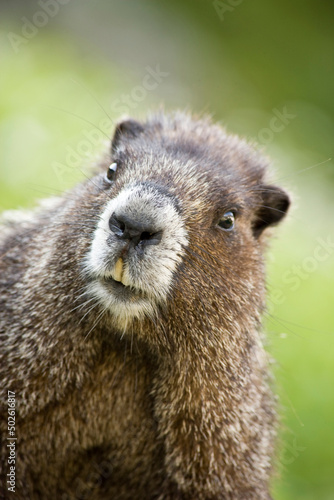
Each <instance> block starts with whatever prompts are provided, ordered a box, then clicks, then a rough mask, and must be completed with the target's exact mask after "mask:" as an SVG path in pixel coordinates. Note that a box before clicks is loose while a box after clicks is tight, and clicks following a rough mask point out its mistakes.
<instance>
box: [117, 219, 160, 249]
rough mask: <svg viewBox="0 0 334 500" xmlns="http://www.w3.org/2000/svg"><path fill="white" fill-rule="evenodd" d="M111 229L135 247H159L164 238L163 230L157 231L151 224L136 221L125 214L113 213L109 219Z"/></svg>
mask: <svg viewBox="0 0 334 500" xmlns="http://www.w3.org/2000/svg"><path fill="white" fill-rule="evenodd" d="M109 228H110V230H111V231H112V232H113V233H114V234H115V235H116V236H117V237H118V238H120V239H122V240H128V241H129V242H131V243H132V244H133V246H135V247H136V246H137V245H139V244H141V245H142V246H146V245H158V244H159V243H160V241H161V238H162V230H161V231H157V230H156V228H154V227H153V226H152V224H150V223H149V222H147V221H145V220H139V219H138V220H135V219H133V218H131V217H128V216H126V215H124V214H118V215H116V214H115V213H113V214H112V216H111V217H110V219H109Z"/></svg>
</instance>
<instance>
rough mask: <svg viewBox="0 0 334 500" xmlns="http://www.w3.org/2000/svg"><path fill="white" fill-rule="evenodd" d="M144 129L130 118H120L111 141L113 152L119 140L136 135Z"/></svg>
mask: <svg viewBox="0 0 334 500" xmlns="http://www.w3.org/2000/svg"><path fill="white" fill-rule="evenodd" d="M143 131H144V126H143V125H142V124H141V123H139V122H137V121H136V120H132V119H131V118H128V119H125V120H122V121H121V122H119V123H118V124H117V125H116V128H115V132H114V137H113V139H112V142H111V151H112V152H113V153H114V152H115V150H116V149H117V146H118V145H119V144H120V143H121V142H123V141H124V142H125V141H127V140H129V139H133V138H134V137H137V136H138V135H139V134H141V133H142V132H143Z"/></svg>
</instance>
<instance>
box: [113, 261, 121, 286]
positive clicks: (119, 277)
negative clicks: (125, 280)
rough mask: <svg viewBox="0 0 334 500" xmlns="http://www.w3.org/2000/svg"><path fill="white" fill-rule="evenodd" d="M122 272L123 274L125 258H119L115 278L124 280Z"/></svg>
mask: <svg viewBox="0 0 334 500" xmlns="http://www.w3.org/2000/svg"><path fill="white" fill-rule="evenodd" d="M122 274H123V259H121V258H119V259H118V261H117V262H116V265H115V268H114V280H115V281H122Z"/></svg>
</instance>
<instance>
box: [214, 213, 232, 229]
mask: <svg viewBox="0 0 334 500" xmlns="http://www.w3.org/2000/svg"><path fill="white" fill-rule="evenodd" d="M218 226H219V227H221V228H222V229H224V230H225V231H232V229H234V213H233V212H226V213H225V214H224V215H223V217H222V218H221V219H220V221H219V222H218Z"/></svg>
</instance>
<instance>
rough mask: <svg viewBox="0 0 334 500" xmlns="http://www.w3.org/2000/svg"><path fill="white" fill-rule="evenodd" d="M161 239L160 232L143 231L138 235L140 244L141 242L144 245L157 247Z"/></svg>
mask: <svg viewBox="0 0 334 500" xmlns="http://www.w3.org/2000/svg"><path fill="white" fill-rule="evenodd" d="M161 238H162V231H157V232H155V233H154V232H149V231H143V232H142V233H141V235H140V242H143V244H145V245H157V244H158V243H160V241H161Z"/></svg>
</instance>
